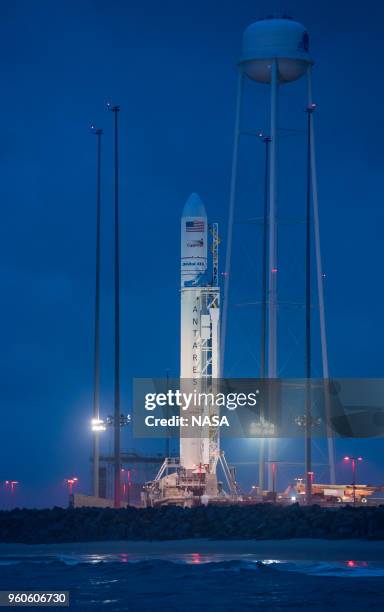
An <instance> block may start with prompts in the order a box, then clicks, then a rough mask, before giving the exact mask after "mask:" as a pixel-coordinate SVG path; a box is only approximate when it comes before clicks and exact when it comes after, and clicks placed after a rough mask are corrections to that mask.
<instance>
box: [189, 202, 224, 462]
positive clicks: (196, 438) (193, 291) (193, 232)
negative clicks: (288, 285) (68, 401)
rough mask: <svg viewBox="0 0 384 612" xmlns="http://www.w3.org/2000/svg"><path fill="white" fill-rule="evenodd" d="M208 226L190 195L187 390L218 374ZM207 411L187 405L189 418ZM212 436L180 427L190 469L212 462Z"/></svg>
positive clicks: (200, 207) (198, 388)
mask: <svg viewBox="0 0 384 612" xmlns="http://www.w3.org/2000/svg"><path fill="white" fill-rule="evenodd" d="M207 226H208V222H207V215H206V212H205V208H204V204H203V203H202V201H201V200H200V198H199V196H198V195H197V194H192V195H191V196H190V197H189V199H188V200H187V202H186V204H185V206H184V210H183V214H182V218H181V337H180V378H181V379H182V380H183V379H184V383H183V382H182V386H184V390H185V391H186V392H192V391H193V390H194V389H196V391H197V392H199V391H201V392H206V391H207V390H208V386H209V385H210V381H211V379H212V376H214V377H218V363H219V361H218V358H219V355H218V352H219V333H218V329H219V308H218V297H219V290H218V288H212V287H210V286H208V284H207V254H208V249H207V238H208V227H207ZM212 296H213V297H212ZM213 311H214V312H213ZM212 341H213V342H212ZM213 356H214V360H212V357H213ZM212 361H214V363H213V362H212ZM182 390H183V389H182ZM208 412H209V409H207V408H206V407H204V406H201V407H200V406H194V407H193V408H192V407H189V408H188V411H186V412H185V415H186V416H187V417H188V419H189V422H190V423H191V417H192V416H193V415H196V416H200V415H205V414H208ZM192 433H193V435H192ZM198 434H199V435H198ZM211 438H212V436H211V432H210V430H209V428H207V427H205V428H204V429H201V431H200V432H199V430H198V429H196V427H193V428H192V427H191V428H190V429H189V430H188V428H182V429H181V432H180V464H181V466H182V467H183V468H185V469H188V470H201V469H202V466H207V465H209V464H211V463H212V441H211Z"/></svg>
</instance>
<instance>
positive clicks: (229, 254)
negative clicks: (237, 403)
mask: <svg viewBox="0 0 384 612" xmlns="http://www.w3.org/2000/svg"><path fill="white" fill-rule="evenodd" d="M243 91H244V73H243V71H242V70H240V72H239V80H238V85H237V100H236V119H235V136H234V141H233V156H232V172H231V188H230V195H229V212H228V229H227V249H226V254H225V270H224V296H223V316H222V324H221V339H220V340H221V367H220V375H221V376H223V372H224V359H225V344H226V337H227V321H228V301H229V282H230V273H231V257H232V238H233V217H234V212H235V201H236V187H237V170H238V157H239V141H240V125H241V110H242V103H243Z"/></svg>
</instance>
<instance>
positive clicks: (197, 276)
mask: <svg viewBox="0 0 384 612" xmlns="http://www.w3.org/2000/svg"><path fill="white" fill-rule="evenodd" d="M208 243H209V244H210V247H211V248H210V251H211V260H212V266H210V267H209V266H208V253H209V250H208ZM218 244H219V239H218V230H217V224H216V223H213V224H212V225H211V226H208V220H207V214H206V211H205V208H204V204H203V203H202V201H201V200H200V198H199V196H198V195H197V194H196V193H193V194H192V195H191V196H190V197H189V198H188V200H187V202H186V204H185V206H184V210H183V213H182V217H181V288H180V303H181V317H180V331H181V333H180V390H181V391H182V392H183V393H184V392H185V393H186V394H187V395H189V394H190V393H191V392H192V394H193V395H194V396H195V395H199V396H201V395H206V396H209V397H214V396H215V392H216V384H217V379H218V378H219V376H220V366H219V364H220V333H219V324H220V288H219V286H218V285H219V283H218ZM209 268H210V269H209ZM194 391H196V392H197V393H196V394H194V393H193V392H194ZM211 394H212V395H211ZM185 408H186V411H185V412H183V416H187V417H188V419H187V420H188V424H187V426H182V427H180V456H179V458H174V457H166V458H165V460H164V463H163V465H162V466H161V468H160V470H159V472H158V474H157V476H156V478H155V480H152V481H150V482H148V483H146V485H145V486H144V491H143V493H142V500H143V504H144V505H146V506H148V505H150V506H157V505H165V504H174V505H182V506H193V505H195V504H201V503H215V501H219V502H220V503H221V502H222V501H225V500H226V501H231V502H232V501H233V500H235V499H237V487H236V482H235V479H234V474H233V472H232V471H231V469H230V468H229V466H228V465H227V463H226V461H225V457H224V453H223V452H222V451H220V449H219V425H217V424H216V423H217V422H218V418H217V417H218V412H219V408H218V407H217V406H216V404H215V402H213V401H209V400H208V401H207V402H202V403H201V404H200V403H199V402H198V403H196V404H194V403H190V404H189V405H188V406H185ZM182 409H183V407H182ZM193 417H196V418H195V419H194V418H193ZM206 417H208V418H206ZM212 417H216V419H215V418H212ZM195 421H197V422H198V423H200V422H202V423H203V424H202V425H201V426H198V427H196V425H195V424H194V422H195ZM205 423H208V424H207V425H205ZM218 464H220V465H221V467H222V470H223V473H224V477H225V479H226V481H227V485H228V488H229V493H227V492H226V491H225V490H224V489H223V486H222V483H221V482H219V481H218V479H217V471H216V469H217V466H218ZM172 470H174V471H172Z"/></svg>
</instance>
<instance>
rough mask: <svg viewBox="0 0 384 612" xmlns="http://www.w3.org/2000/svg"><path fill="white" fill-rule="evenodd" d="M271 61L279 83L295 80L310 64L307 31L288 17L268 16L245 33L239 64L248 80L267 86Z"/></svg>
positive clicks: (252, 25) (253, 24)
mask: <svg viewBox="0 0 384 612" xmlns="http://www.w3.org/2000/svg"><path fill="white" fill-rule="evenodd" d="M274 58H276V59H277V62H278V77H279V82H280V83H287V82H289V81H296V79H299V78H300V77H301V76H302V75H303V74H304V73H305V72H306V70H307V67H308V65H309V64H313V60H312V58H311V56H310V55H309V37H308V32H307V30H306V29H305V27H304V26H303V25H301V23H298V22H297V21H293V20H292V19H290V18H288V17H268V18H267V19H260V20H259V21H256V22H255V23H252V24H251V25H250V26H249V27H248V28H247V29H246V30H245V32H244V35H243V50H242V56H241V61H240V64H241V65H242V66H243V68H244V70H245V73H246V74H247V76H248V77H249V78H250V79H252V80H254V81H258V82H259V83H270V82H271V65H272V60H273V59H274Z"/></svg>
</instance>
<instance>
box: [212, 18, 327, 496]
mask: <svg viewBox="0 0 384 612" xmlns="http://www.w3.org/2000/svg"><path fill="white" fill-rule="evenodd" d="M312 66H313V59H312V57H311V56H310V53H309V36H308V32H307V30H306V29H305V27H304V26H303V25H301V24H300V23H297V22H296V21H293V20H292V19H290V18H289V17H287V16H283V17H268V18H267V19H261V20H259V21H256V22H255V23H253V24H251V25H250V26H249V27H248V28H247V29H246V30H245V32H244V35H243V48H242V56H241V60H240V63H239V79H238V90H237V103H236V120H235V137H234V149H233V161H232V178H231V189H230V203H229V216H228V232H227V252H226V265H225V284H224V300H223V319H222V360H223V362H224V357H225V346H226V334H227V321H228V299H229V283H230V268H231V257H232V237H233V222H234V211H235V203H236V190H237V181H238V166H239V163H238V159H239V147H240V137H241V134H242V130H241V117H242V106H243V98H244V84H245V80H246V79H248V80H250V81H252V82H254V83H256V84H260V83H262V84H266V85H268V86H269V88H270V102H269V115H270V126H269V133H268V138H269V145H268V149H269V151H268V156H269V159H268V162H269V167H268V175H269V176H268V214H267V217H268V249H267V252H268V257H267V281H268V282H267V299H266V301H267V318H268V326H267V327H268V330H267V331H268V342H267V356H266V359H267V372H266V375H267V377H268V378H277V377H278V362H277V348H278V342H277V340H278V338H277V306H278V285H277V271H278V261H277V259H278V257H277V210H278V169H277V156H278V131H279V125H278V103H279V92H280V87H281V86H282V85H284V84H287V83H291V82H293V81H296V80H298V79H300V78H301V77H306V79H307V101H306V105H307V111H310V112H308V124H307V125H308V141H307V142H308V155H309V162H308V166H307V172H308V179H309V184H310V187H309V190H310V193H308V194H307V199H308V198H310V200H311V209H312V211H313V215H312V219H311V222H312V221H313V232H314V243H315V259H316V275H317V293H318V301H319V322H320V338H321V352H322V370H323V377H324V378H325V379H327V378H328V377H329V370H328V354H327V338H326V329H325V315H324V288H323V272H322V263H321V245H320V229H319V213H318V192H317V171H316V157H315V139H314V125H313V112H312V111H313V110H314V108H315V105H314V104H313V99H312ZM303 173H305V168H303ZM307 213H308V210H307ZM308 223H309V215H308V214H307V226H308ZM308 236H309V234H308V232H307V239H308ZM307 247H308V249H309V247H310V244H309V242H308V241H307ZM307 252H308V254H309V250H308V251H307ZM306 261H307V266H308V264H310V257H309V256H307V258H306ZM307 273H308V274H309V268H308V269H307ZM308 278H309V277H308V275H307V276H306V282H307V291H306V302H308V299H309V298H308V296H309V283H308ZM306 306H307V310H306V312H307V321H306V373H308V372H309V371H310V370H309V367H308V365H309V364H310V346H311V343H310V321H309V320H308V308H309V304H308V303H307V304H306ZM308 351H309V352H308ZM223 362H222V363H223ZM308 425H309V426H310V424H308ZM306 429H307V434H308V427H307V428H306ZM307 437H308V436H307ZM270 442H272V441H270ZM262 446H263V445H261V447H262ZM272 447H273V444H270V449H269V450H270V453H271V452H272V453H273V451H271V448H272ZM308 451H309V448H308V444H307V452H306V456H307V457H309V458H310V454H308ZM328 457H329V467H330V479H331V482H335V465H334V446H333V438H332V435H331V432H330V430H328ZM270 458H271V457H270ZM272 458H274V457H272ZM261 460H262V461H263V462H264V457H263V456H261ZM260 471H263V466H261V470H260ZM310 471H311V468H310V465H307V466H306V472H310ZM269 477H270V478H271V474H269ZM270 478H269V479H270ZM308 478H309V477H308ZM269 488H270V487H269Z"/></svg>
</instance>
